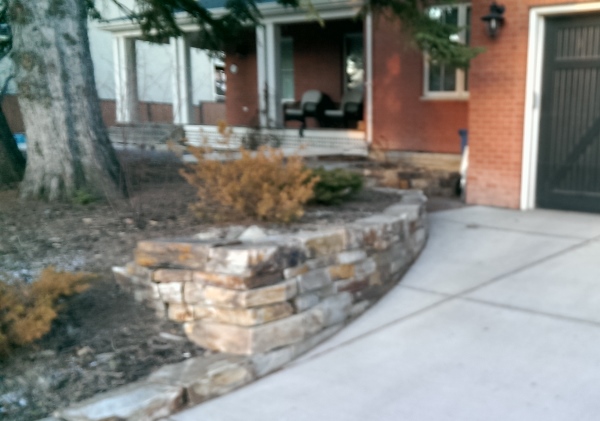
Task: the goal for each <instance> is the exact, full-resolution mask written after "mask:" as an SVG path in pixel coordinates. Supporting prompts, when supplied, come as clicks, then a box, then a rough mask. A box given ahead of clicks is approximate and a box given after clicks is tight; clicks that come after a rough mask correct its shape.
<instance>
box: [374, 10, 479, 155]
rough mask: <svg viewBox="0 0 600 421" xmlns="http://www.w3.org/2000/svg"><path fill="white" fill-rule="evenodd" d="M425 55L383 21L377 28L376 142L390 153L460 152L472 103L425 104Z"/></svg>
mask: <svg viewBox="0 0 600 421" xmlns="http://www.w3.org/2000/svg"><path fill="white" fill-rule="evenodd" d="M422 95H423V56H422V54H421V53H420V52H418V51H417V50H416V49H415V48H414V47H412V46H411V45H410V43H409V40H408V37H407V36H406V35H403V34H402V31H401V29H400V26H399V25H398V24H396V23H392V22H391V21H388V20H386V19H384V18H382V19H378V20H375V21H374V26H373V143H374V145H375V146H376V147H379V148H383V149H391V150H404V151H426V152H445V153H459V152H460V141H459V136H458V130H459V129H463V128H467V117H468V109H469V104H468V102H467V101H440V100H435V101H425V100H422V99H421V97H422Z"/></svg>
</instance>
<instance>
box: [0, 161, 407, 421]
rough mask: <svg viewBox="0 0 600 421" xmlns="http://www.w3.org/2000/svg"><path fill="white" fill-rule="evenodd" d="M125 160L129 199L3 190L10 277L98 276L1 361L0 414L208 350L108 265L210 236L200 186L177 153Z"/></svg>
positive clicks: (2, 246) (311, 218)
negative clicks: (164, 241) (46, 327)
mask: <svg viewBox="0 0 600 421" xmlns="http://www.w3.org/2000/svg"><path fill="white" fill-rule="evenodd" d="M121 158H122V160H123V162H124V163H125V168H126V170H127V172H128V175H129V177H130V179H131V180H132V184H131V192H132V194H131V197H130V198H129V199H123V200H120V201H117V202H113V203H99V202H93V203H88V204H83V202H86V201H87V200H88V199H87V198H86V197H85V195H82V196H81V197H80V198H78V200H77V201H76V202H75V203H72V204H47V203H40V202H29V201H24V202H23V201H20V200H19V199H18V196H17V192H15V191H5V192H0V272H3V277H4V278H7V279H9V280H10V279H11V278H12V279H24V280H26V281H31V280H32V279H35V277H36V276H37V274H38V273H39V271H40V270H41V269H43V268H44V267H46V266H50V265H53V266H56V267H57V269H60V270H67V271H79V270H83V271H88V272H92V273H94V274H96V275H98V279H97V280H96V281H94V282H93V284H92V287H91V288H90V289H88V290H87V291H85V292H84V293H82V294H80V295H78V296H75V297H72V298H70V299H68V300H66V302H65V303H64V309H65V311H64V312H63V313H61V315H60V316H59V318H58V319H57V320H56V321H55V323H54V326H53V329H52V331H51V332H50V333H49V334H48V335H46V337H44V338H43V339H42V340H41V341H39V342H38V343H36V344H34V345H32V346H29V347H26V348H21V349H18V350H16V351H15V352H14V353H13V355H12V356H11V357H10V358H9V359H7V360H6V361H2V362H0V418H2V419H6V420H19V421H20V420H35V419H37V418H42V417H43V416H46V415H47V414H49V413H50V412H51V411H52V410H54V409H56V408H58V407H65V406H68V405H69V404H71V403H73V402H76V401H79V400H82V399H85V398H87V397H90V396H92V395H94V394H96V393H99V392H102V391H106V390H110V389H112V388H114V387H117V386H120V385H123V384H126V383H130V382H132V381H135V380H137V379H139V378H142V377H144V376H146V375H148V374H150V372H152V371H153V370H155V369H157V368H158V367H161V366H163V365H164V364H168V363H175V362H178V361H183V360H185V359H188V358H191V357H194V356H198V355H202V354H204V353H205V351H204V350H203V349H202V348H200V347H198V346H196V345H194V344H192V343H191V342H189V341H188V340H187V339H186V337H185V334H184V333H183V330H182V328H181V326H180V325H178V324H174V323H170V322H166V321H164V320H159V319H157V318H156V316H155V315H154V313H153V312H152V310H149V309H147V308H145V307H143V306H141V305H139V304H137V303H136V302H135V301H134V300H133V297H132V296H131V295H129V294H128V293H127V292H125V291H123V290H120V289H119V288H118V287H117V286H116V284H115V282H114V280H113V278H112V274H111V273H110V269H111V267H112V266H116V265H123V264H125V263H126V262H127V261H130V260H131V259H132V251H133V249H134V248H135V245H136V244H137V242H138V241H140V240H143V239H150V238H158V237H177V236H182V235H190V234H194V233H200V232H205V233H206V232H210V231H211V230H213V229H214V226H213V225H210V224H207V223H202V222H201V221H200V222H199V221H195V220H194V219H193V217H192V215H191V214H190V213H189V212H188V210H187V208H188V205H189V204H190V203H191V202H192V201H194V199H195V196H194V189H193V188H192V187H190V186H189V185H188V184H187V183H185V181H183V180H182V179H181V178H180V176H179V175H178V169H179V168H180V164H179V163H178V161H177V160H176V159H174V158H173V157H170V156H169V155H167V154H158V153H150V152H149V153H144V154H142V153H138V152H129V153H128V154H126V155H123V154H122V156H121ZM397 200H398V195H397V194H386V193H382V192H378V191H373V190H364V191H363V192H362V193H360V194H359V195H358V196H357V197H356V198H355V199H354V200H352V201H349V202H347V203H345V204H343V205H340V206H335V207H324V206H318V207H312V208H309V211H308V213H307V214H306V215H305V216H304V217H303V219H302V220H301V221H299V223H295V224H292V225H291V226H289V227H287V229H289V230H292V231H293V230H298V229H300V228H301V227H307V226H308V227H310V226H318V225H323V224H339V223H344V222H347V221H352V220H356V219H358V218H363V217H366V216H369V215H371V214H373V213H377V212H379V211H381V210H382V209H384V208H385V207H387V206H389V205H391V204H392V203H394V202H396V201H397ZM243 222H244V221H241V222H240V224H241V223H243ZM248 222H249V221H248ZM263 228H264V229H266V230H269V229H273V230H275V229H280V228H281V226H278V225H275V224H271V225H266V226H264V227H263Z"/></svg>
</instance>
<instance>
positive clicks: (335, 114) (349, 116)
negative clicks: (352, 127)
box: [325, 90, 363, 128]
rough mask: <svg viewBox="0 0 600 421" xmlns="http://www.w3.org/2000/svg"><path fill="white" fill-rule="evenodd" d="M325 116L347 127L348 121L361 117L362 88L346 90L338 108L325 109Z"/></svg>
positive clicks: (357, 119) (360, 118)
mask: <svg viewBox="0 0 600 421" xmlns="http://www.w3.org/2000/svg"><path fill="white" fill-rule="evenodd" d="M325 118H326V119H327V120H328V121H330V122H332V123H337V124H340V123H341V124H342V126H343V127H346V128H347V127H348V123H349V122H350V121H359V120H362V119H363V92H362V90H351V91H347V92H346V93H345V94H344V96H343V97H342V102H341V104H340V108H338V109H334V110H325Z"/></svg>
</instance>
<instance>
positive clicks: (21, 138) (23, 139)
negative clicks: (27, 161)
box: [13, 133, 27, 150]
mask: <svg viewBox="0 0 600 421" xmlns="http://www.w3.org/2000/svg"><path fill="white" fill-rule="evenodd" d="M13 137H14V138H15V141H16V142H17V146H18V147H19V149H21V150H25V149H27V136H26V135H25V133H15V134H13Z"/></svg>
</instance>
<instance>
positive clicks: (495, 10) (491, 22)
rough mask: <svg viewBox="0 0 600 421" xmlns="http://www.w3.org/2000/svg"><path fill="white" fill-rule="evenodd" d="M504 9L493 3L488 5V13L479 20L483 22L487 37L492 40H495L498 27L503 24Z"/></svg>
mask: <svg viewBox="0 0 600 421" xmlns="http://www.w3.org/2000/svg"><path fill="white" fill-rule="evenodd" d="M505 9H506V8H505V7H504V6H502V5H499V4H497V3H496V2H493V3H492V4H491V5H490V13H489V14H488V15H485V16H484V17H482V18H481V20H482V21H484V22H485V26H486V29H487V33H488V35H489V37H490V38H492V39H494V38H496V36H497V35H498V31H499V30H500V27H501V26H502V25H503V24H504V10H505Z"/></svg>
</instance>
